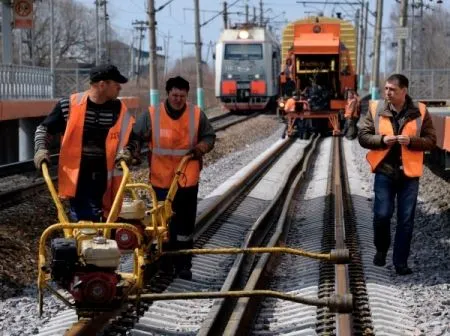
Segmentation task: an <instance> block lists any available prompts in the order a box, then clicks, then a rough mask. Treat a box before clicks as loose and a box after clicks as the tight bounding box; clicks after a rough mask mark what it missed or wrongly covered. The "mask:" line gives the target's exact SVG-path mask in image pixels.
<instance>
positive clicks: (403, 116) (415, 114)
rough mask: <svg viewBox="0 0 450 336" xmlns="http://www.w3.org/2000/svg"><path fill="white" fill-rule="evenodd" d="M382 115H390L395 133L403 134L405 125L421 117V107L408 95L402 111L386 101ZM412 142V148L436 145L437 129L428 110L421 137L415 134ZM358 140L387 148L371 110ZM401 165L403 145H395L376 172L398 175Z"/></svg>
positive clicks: (376, 146)
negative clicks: (376, 128) (398, 110)
mask: <svg viewBox="0 0 450 336" xmlns="http://www.w3.org/2000/svg"><path fill="white" fill-rule="evenodd" d="M381 115H382V116H385V117H388V118H389V119H390V120H391V124H392V128H393V129H394V135H399V134H401V132H402V130H403V127H404V125H405V124H406V123H407V122H408V121H410V120H414V119H416V118H420V111H419V108H418V106H417V105H416V104H414V102H413V101H412V99H411V97H409V96H408V95H407V96H406V103H405V107H404V108H403V110H402V111H400V112H399V113H397V112H396V111H395V110H393V109H392V108H391V105H390V104H389V103H387V102H385V103H384V109H383V111H382V112H381ZM410 139H411V142H410V144H409V145H408V148H409V149H410V150H417V151H429V150H431V149H433V148H434V146H435V145H436V130H435V129H434V127H433V122H432V120H431V117H430V114H429V113H428V110H427V111H426V112H425V116H424V119H423V123H422V128H421V132H420V137H416V136H413V137H411V138H410ZM358 140H359V143H360V145H361V146H362V147H364V148H368V149H375V150H376V149H386V148H387V146H386V144H385V143H384V142H383V136H382V135H379V134H375V125H374V121H373V118H372V114H371V113H370V111H368V112H367V114H366V116H365V117H364V118H362V119H361V121H360V125H359V131H358ZM400 166H401V145H400V144H395V145H393V146H392V147H391V148H390V150H389V153H388V154H387V155H386V157H385V158H384V159H383V161H382V162H381V163H380V164H379V165H378V167H377V168H376V171H375V172H376V173H383V174H386V175H388V176H391V177H396V176H398V174H399V173H400Z"/></svg>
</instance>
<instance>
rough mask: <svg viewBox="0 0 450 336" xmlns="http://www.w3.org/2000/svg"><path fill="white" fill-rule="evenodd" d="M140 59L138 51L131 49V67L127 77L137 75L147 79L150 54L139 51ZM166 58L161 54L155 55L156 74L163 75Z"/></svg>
mask: <svg viewBox="0 0 450 336" xmlns="http://www.w3.org/2000/svg"><path fill="white" fill-rule="evenodd" d="M140 56H141V57H140V58H139V49H137V48H133V49H132V55H131V62H130V63H131V67H130V69H129V72H128V74H129V77H130V78H133V77H135V76H137V75H138V74H139V75H140V76H142V77H148V73H149V70H148V69H149V62H150V53H149V52H148V51H144V50H141V55H140ZM165 60H166V57H165V56H164V55H161V54H156V71H157V72H158V74H163V73H164V66H165Z"/></svg>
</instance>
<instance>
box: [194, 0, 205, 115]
mask: <svg viewBox="0 0 450 336" xmlns="http://www.w3.org/2000/svg"><path fill="white" fill-rule="evenodd" d="M194 11H195V59H196V63H197V105H198V106H199V107H200V108H201V109H204V108H205V103H204V91H203V75H202V40H201V38H200V6H199V0H194Z"/></svg>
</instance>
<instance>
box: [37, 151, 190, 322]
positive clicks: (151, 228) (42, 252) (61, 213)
mask: <svg viewBox="0 0 450 336" xmlns="http://www.w3.org/2000/svg"><path fill="white" fill-rule="evenodd" d="M191 159H192V155H186V156H184V157H183V158H182V160H181V162H180V164H179V165H178V167H177V170H176V173H175V177H174V179H173V181H172V183H171V185H170V188H169V192H168V194H167V197H166V199H165V200H164V201H162V202H158V199H157V196H156V192H155V190H154V189H153V187H152V186H151V185H150V184H145V183H131V184H128V183H127V182H128V181H129V179H130V171H129V169H128V167H127V165H126V164H125V162H124V161H121V162H120V165H121V167H122V170H123V178H122V181H121V183H120V186H119V189H118V192H117V194H116V196H115V198H114V202H113V204H112V207H111V211H110V213H109V215H108V218H107V220H106V223H94V222H89V221H80V222H78V223H71V222H70V221H69V219H68V217H67V215H66V213H65V210H64V206H63V205H62V203H61V201H60V199H59V197H58V193H57V191H56V189H55V186H54V184H53V181H52V179H51V178H50V174H49V172H48V167H47V163H45V162H44V163H43V164H42V166H41V168H42V175H43V177H44V180H45V182H46V184H47V187H48V189H49V191H50V194H51V197H52V199H53V202H54V203H55V206H56V209H57V212H58V220H59V223H56V224H53V225H51V226H49V227H48V228H47V229H45V230H44V232H43V233H42V235H41V237H40V240H39V252H38V253H39V261H38V281H37V282H38V290H39V316H41V315H42V312H43V291H44V289H45V288H47V289H49V290H50V291H51V292H52V293H53V294H55V295H56V296H58V297H59V298H60V299H61V300H63V301H64V302H65V303H66V304H69V305H70V303H69V302H68V301H67V300H66V299H65V298H64V297H63V296H61V295H60V294H59V293H58V292H57V291H55V290H54V289H53V288H52V287H51V286H50V285H49V284H48V283H49V281H50V280H51V275H50V273H49V271H48V270H47V268H46V262H47V250H46V243H47V239H48V237H49V236H50V235H51V234H52V233H54V232H55V231H58V230H63V232H64V237H65V238H75V239H77V241H78V240H80V239H91V238H92V237H93V236H95V233H94V234H91V235H86V234H85V233H83V231H82V230H83V229H97V230H102V232H103V235H104V236H105V237H106V238H109V237H110V234H111V229H119V228H123V229H127V230H129V231H130V232H133V233H134V234H135V235H136V237H137V240H138V247H137V248H136V249H134V251H133V256H134V267H133V272H131V273H124V272H118V274H120V276H121V277H122V279H123V280H124V281H125V282H126V283H127V286H125V287H127V288H128V290H127V294H129V295H132V294H136V297H139V295H140V291H141V289H142V287H143V282H144V269H145V265H146V264H149V263H152V262H154V261H155V260H157V259H158V258H159V257H160V256H161V255H162V253H163V251H162V243H163V242H164V241H166V240H168V232H169V230H168V223H169V220H170V218H171V217H172V215H173V211H172V203H173V200H174V198H175V195H176V193H177V191H178V181H179V179H180V177H181V175H182V174H183V171H184V169H185V168H186V165H187V163H188V161H189V160H191ZM137 189H144V190H147V191H148V192H149V194H150V197H151V201H152V208H151V209H150V210H149V212H150V214H151V222H150V224H149V225H147V226H146V227H145V231H144V235H142V234H141V232H140V231H139V230H138V229H137V228H136V227H135V226H134V225H132V224H127V223H115V221H116V220H117V218H118V216H119V212H120V206H121V202H122V200H123V195H124V193H125V190H129V191H130V193H131V196H132V198H133V199H138V195H137V193H136V190H137ZM144 236H145V237H144ZM144 238H147V239H146V240H147V244H144V241H145V240H144ZM155 241H156V245H157V250H156V253H155V254H154V256H151V257H150V258H148V257H147V256H146V252H147V251H148V250H149V246H150V245H151V244H153V243H155Z"/></svg>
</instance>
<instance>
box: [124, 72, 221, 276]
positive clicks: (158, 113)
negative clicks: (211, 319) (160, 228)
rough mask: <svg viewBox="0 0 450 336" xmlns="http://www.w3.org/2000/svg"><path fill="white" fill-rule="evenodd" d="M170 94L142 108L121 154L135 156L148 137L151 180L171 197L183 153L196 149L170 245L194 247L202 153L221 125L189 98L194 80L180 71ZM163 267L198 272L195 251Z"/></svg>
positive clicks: (184, 273) (168, 86) (172, 247)
mask: <svg viewBox="0 0 450 336" xmlns="http://www.w3.org/2000/svg"><path fill="white" fill-rule="evenodd" d="M166 92H167V99H166V100H165V101H164V102H162V103H161V104H160V105H159V106H158V108H157V109H155V108H154V107H153V106H151V107H149V113H142V114H141V115H140V116H139V117H138V119H137V121H136V124H135V125H134V127H133V132H132V133H131V136H130V139H129V142H128V145H127V146H126V149H125V150H124V151H123V152H121V153H119V155H118V156H117V160H120V159H124V160H126V161H128V162H129V161H130V160H131V157H133V156H134V153H138V152H139V151H140V146H141V144H142V143H143V142H148V143H149V149H150V151H151V152H150V155H149V166H150V183H151V184H152V186H153V187H154V189H155V191H156V193H157V197H158V199H159V200H164V199H165V198H166V195H167V192H168V191H169V187H170V184H171V183H172V180H173V178H174V175H175V170H176V168H177V166H178V164H179V162H180V161H181V159H182V157H183V156H184V155H186V154H188V153H192V154H193V158H194V160H193V161H190V162H189V163H188V166H187V168H186V171H185V175H184V178H181V180H180V181H181V182H180V185H179V189H178V192H177V194H176V195H175V199H174V202H173V205H172V206H173V211H174V213H175V215H174V216H173V217H172V220H171V222H170V235H169V236H170V241H169V243H168V244H167V246H165V248H166V249H167V250H177V249H191V248H193V245H194V244H193V237H192V234H193V231H194V226H195V220H196V215H197V194H198V183H199V176H200V170H201V167H202V157H203V155H204V154H206V153H207V152H209V151H211V150H212V148H213V147H214V142H215V138H216V135H215V131H214V129H213V127H212V126H211V124H210V122H209V120H208V117H207V116H206V115H205V113H203V112H202V111H201V110H200V109H199V108H198V107H197V106H194V105H193V104H191V103H189V102H187V96H188V93H189V82H188V81H186V80H185V79H184V78H182V77H180V76H177V77H174V78H170V79H169V80H168V81H167V82H166ZM161 266H162V268H163V270H164V271H166V272H167V273H170V274H173V272H174V268H175V271H176V273H178V275H179V276H180V278H183V279H187V280H190V279H191V278H192V272H191V267H192V256H191V255H183V256H179V257H178V258H176V259H174V263H172V261H171V260H169V259H168V258H163V260H162V265H161Z"/></svg>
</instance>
